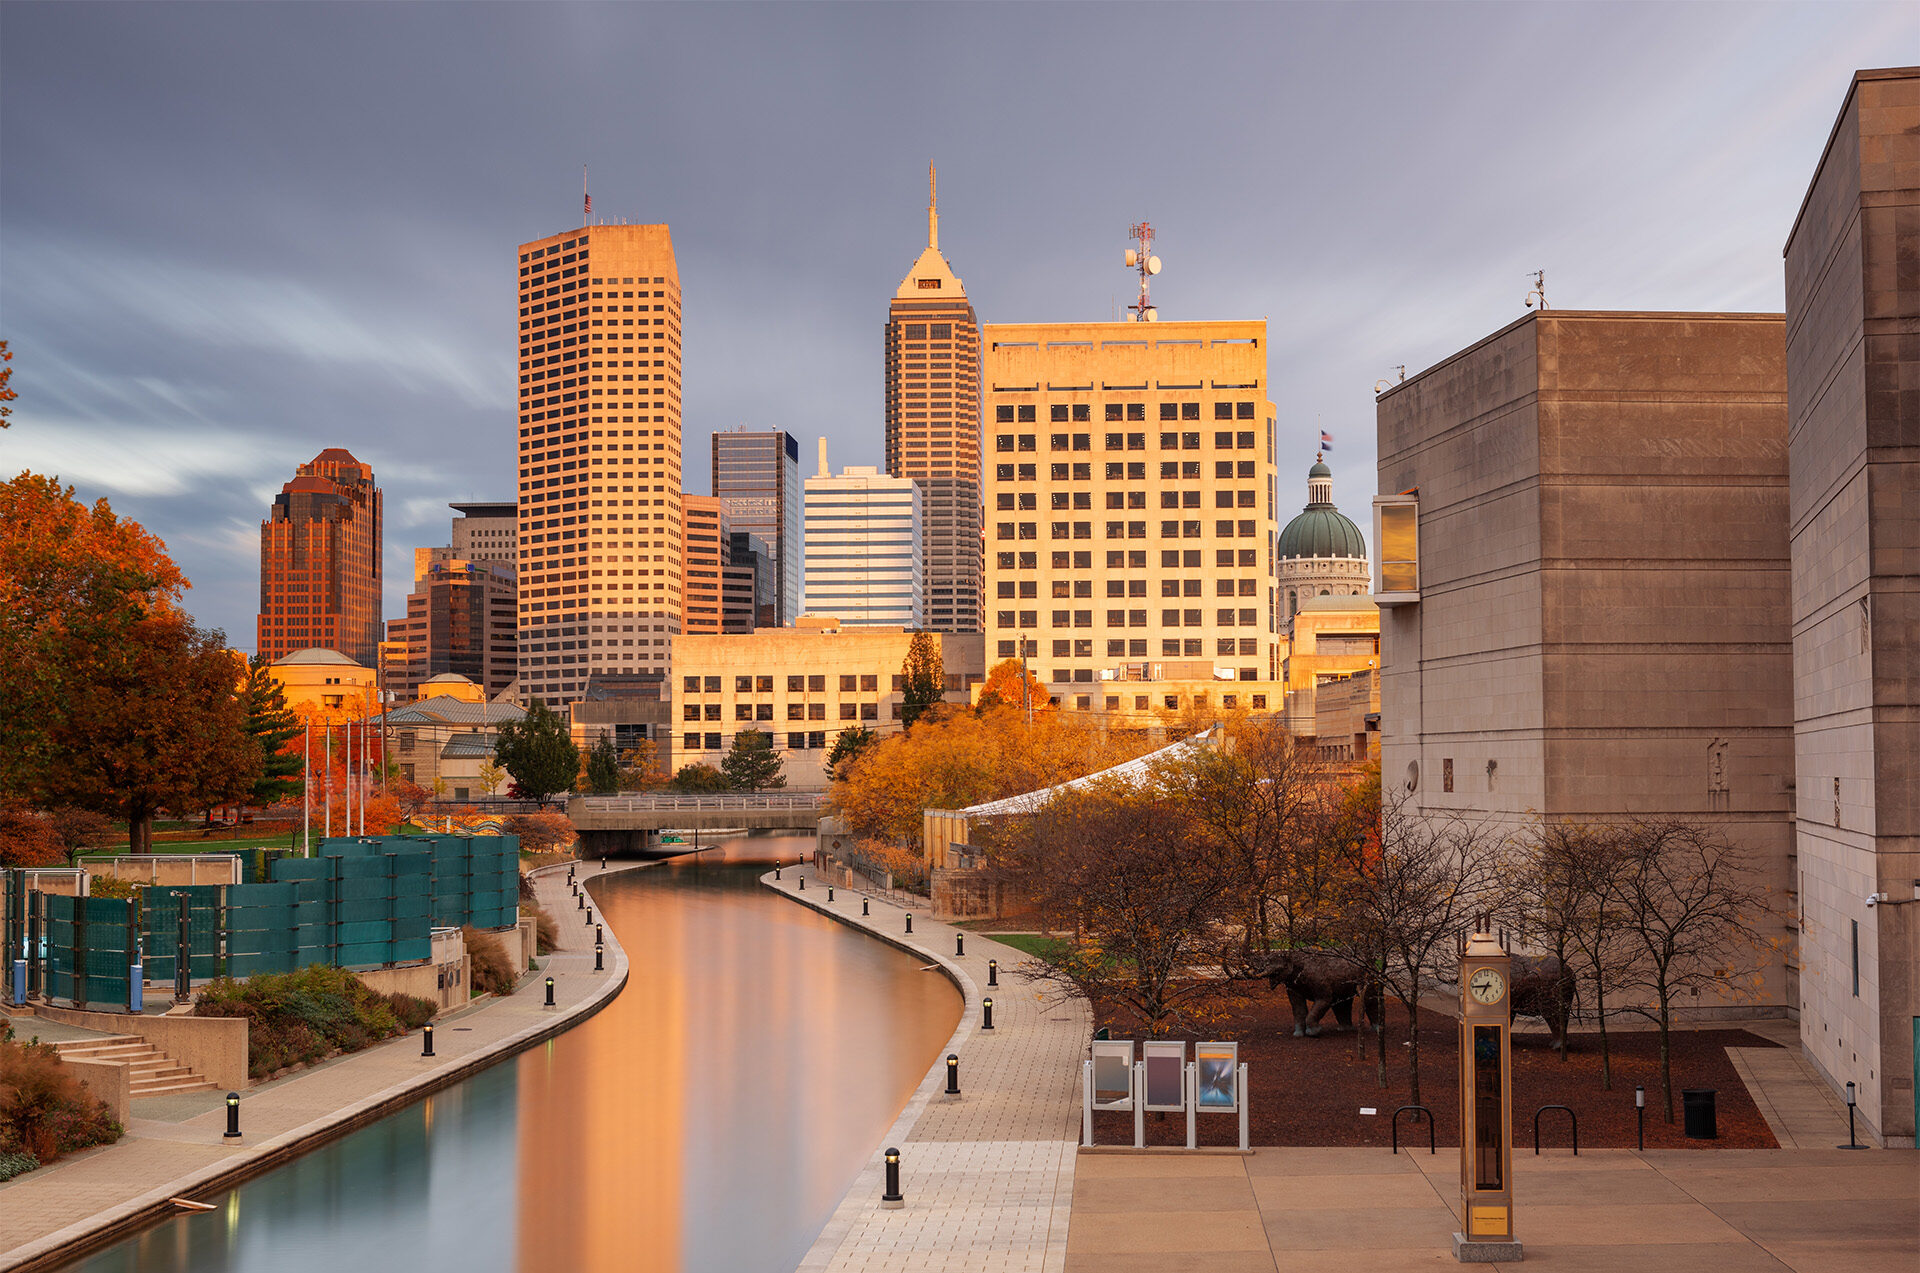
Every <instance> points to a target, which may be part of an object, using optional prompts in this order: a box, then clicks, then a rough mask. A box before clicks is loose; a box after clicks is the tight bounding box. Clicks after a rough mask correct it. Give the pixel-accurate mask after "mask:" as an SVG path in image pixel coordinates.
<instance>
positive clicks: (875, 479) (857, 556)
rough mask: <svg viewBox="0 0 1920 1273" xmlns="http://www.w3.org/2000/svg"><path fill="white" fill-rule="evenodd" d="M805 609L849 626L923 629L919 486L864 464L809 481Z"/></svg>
mask: <svg viewBox="0 0 1920 1273" xmlns="http://www.w3.org/2000/svg"><path fill="white" fill-rule="evenodd" d="M806 485H807V612H808V613H809V614H815V615H833V616H835V617H837V618H839V620H840V621H841V623H842V624H843V625H845V626H848V627H860V626H871V625H876V624H879V625H887V626H894V627H904V628H918V627H921V626H923V618H924V616H923V612H922V611H921V609H920V601H921V596H922V587H921V585H922V580H921V576H920V562H921V558H922V550H921V542H920V536H921V529H922V516H923V513H922V509H921V503H920V498H921V497H920V487H919V485H918V484H917V483H915V482H914V481H912V480H911V479H909V478H904V477H887V476H884V475H883V474H881V473H880V472H879V471H878V470H876V469H874V468H872V467H871V466H868V467H864V468H861V467H849V468H847V469H845V470H843V471H842V472H841V474H840V476H838V477H835V476H833V475H832V474H831V473H830V472H829V471H828V469H827V440H826V439H825V438H821V439H820V473H819V475H818V476H817V477H810V478H808V479H807V483H806Z"/></svg>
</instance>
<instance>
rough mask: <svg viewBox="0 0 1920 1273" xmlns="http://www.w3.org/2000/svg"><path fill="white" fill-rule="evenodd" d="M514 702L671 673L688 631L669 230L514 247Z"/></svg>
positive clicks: (618, 231)
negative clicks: (595, 680) (604, 678)
mask: <svg viewBox="0 0 1920 1273" xmlns="http://www.w3.org/2000/svg"><path fill="white" fill-rule="evenodd" d="M518 264H519V271H520V274H519V279H520V288H519V300H520V449H519V470H520V490H519V519H518V527H517V535H516V540H517V545H518V550H519V567H520V571H519V575H520V601H519V611H520V614H519V619H520V633H519V690H518V693H519V696H520V698H521V699H523V700H527V699H533V698H539V699H542V700H544V701H546V702H547V703H549V704H554V703H566V702H571V701H573V700H575V699H577V698H579V697H580V695H581V694H582V693H583V692H584V691H585V689H586V683H587V678H588V677H589V676H590V675H592V674H593V673H596V672H603V673H636V672H654V673H657V674H662V675H664V674H665V672H666V670H667V666H668V660H669V658H670V657H671V653H672V640H673V635H674V633H676V632H677V631H678V630H679V627H680V620H681V606H682V600H681V583H682V580H681V560H682V557H681V553H682V540H681V533H682V532H681V508H680V476H681V465H680V419H681V415H680V413H681V394H680V342H681V325H680V276H679V270H678V267H677V266H676V265H675V262H674V255H673V239H672V236H671V235H670V234H669V232H668V229H667V227H666V226H664V225H592V226H586V227H583V228H581V229H577V230H569V231H566V232H565V233H563V234H555V235H549V236H547V237H546V238H542V239H536V240H534V241H532V242H530V243H523V244H521V245H520V251H519V263H518Z"/></svg>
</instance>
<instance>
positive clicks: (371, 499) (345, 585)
mask: <svg viewBox="0 0 1920 1273" xmlns="http://www.w3.org/2000/svg"><path fill="white" fill-rule="evenodd" d="M380 523H381V500H380V488H379V487H377V486H375V485H374V484H373V468H372V467H371V466H370V465H366V464H362V463H361V462H360V461H358V460H356V459H354V458H353V456H352V454H351V453H350V452H348V451H345V450H343V449H341V448H340V447H328V448H327V449H326V450H324V451H322V452H320V454H318V455H316V456H315V457H313V460H312V462H311V463H308V464H302V465H301V466H300V467H299V468H298V469H296V470H294V478H293V480H292V481H291V482H288V483H287V484H286V485H285V486H283V487H281V488H280V494H278V495H276V496H274V500H273V508H272V510H271V512H269V514H268V515H267V520H265V521H263V522H261V523H260V614H259V619H258V622H257V624H256V630H255V640H256V642H257V646H256V648H257V649H258V650H259V651H260V653H261V654H263V655H265V656H266V657H267V659H268V660H269V661H273V660H278V659H282V658H285V657H286V656H287V655H289V654H292V653H293V652H294V651H296V650H306V649H321V650H335V651H338V652H339V653H341V654H344V655H346V656H347V657H348V658H350V659H352V660H354V661H355V662H356V663H362V664H365V665H366V666H368V667H372V666H373V665H374V662H375V660H376V659H377V658H378V657H379V650H380V628H381V623H380V580H381V568H380Z"/></svg>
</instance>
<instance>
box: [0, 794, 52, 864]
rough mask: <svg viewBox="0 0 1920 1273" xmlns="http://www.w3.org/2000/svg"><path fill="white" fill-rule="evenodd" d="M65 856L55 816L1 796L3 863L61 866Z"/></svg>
mask: <svg viewBox="0 0 1920 1273" xmlns="http://www.w3.org/2000/svg"><path fill="white" fill-rule="evenodd" d="M66 860H67V854H66V849H65V847H64V846H63V845H62V844H61V843H60V836H59V833H58V832H57V831H55V829H54V826H53V821H52V819H50V818H48V817H47V816H46V815H45V814H43V813H40V812H38V811H36V810H33V809H30V808H28V807H27V806H26V805H24V804H21V803H19V802H18V801H11V800H0V867H18V866H59V865H61V864H62V863H64V862H65V861H66Z"/></svg>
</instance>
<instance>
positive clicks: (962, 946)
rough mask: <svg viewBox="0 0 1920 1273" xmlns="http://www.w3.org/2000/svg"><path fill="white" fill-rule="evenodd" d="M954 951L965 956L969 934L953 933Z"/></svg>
mask: <svg viewBox="0 0 1920 1273" xmlns="http://www.w3.org/2000/svg"><path fill="white" fill-rule="evenodd" d="M953 953H954V954H955V955H957V956H961V957H965V955H966V953H967V935H966V934H965V933H955V934H954V935H953Z"/></svg>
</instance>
